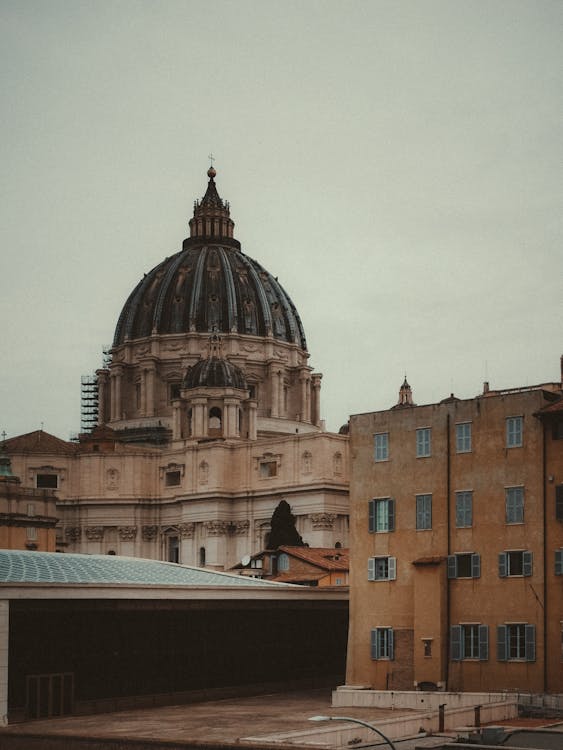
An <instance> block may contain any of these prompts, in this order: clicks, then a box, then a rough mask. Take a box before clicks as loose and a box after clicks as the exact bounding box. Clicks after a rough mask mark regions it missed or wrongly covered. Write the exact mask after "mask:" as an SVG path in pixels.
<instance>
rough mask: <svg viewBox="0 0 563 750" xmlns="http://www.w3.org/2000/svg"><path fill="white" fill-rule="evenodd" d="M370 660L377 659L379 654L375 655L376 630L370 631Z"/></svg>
mask: <svg viewBox="0 0 563 750" xmlns="http://www.w3.org/2000/svg"><path fill="white" fill-rule="evenodd" d="M371 658H372V659H378V658H379V654H378V653H377V630H375V629H374V630H372V631H371Z"/></svg>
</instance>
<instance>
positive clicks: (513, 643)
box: [497, 622, 536, 662]
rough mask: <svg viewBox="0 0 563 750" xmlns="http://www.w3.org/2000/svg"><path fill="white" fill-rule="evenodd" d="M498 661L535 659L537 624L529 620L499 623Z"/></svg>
mask: <svg viewBox="0 0 563 750" xmlns="http://www.w3.org/2000/svg"><path fill="white" fill-rule="evenodd" d="M497 660H498V661H507V662H509V661H516V662H522V661H535V660H536V626H535V625H532V624H530V623H527V622H505V623H503V624H502V625H497Z"/></svg>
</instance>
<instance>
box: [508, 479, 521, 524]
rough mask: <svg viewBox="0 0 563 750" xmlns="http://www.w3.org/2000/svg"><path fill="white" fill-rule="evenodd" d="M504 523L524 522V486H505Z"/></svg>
mask: <svg viewBox="0 0 563 750" xmlns="http://www.w3.org/2000/svg"><path fill="white" fill-rule="evenodd" d="M505 497H506V523H524V488H523V487H507V488H506V496H505Z"/></svg>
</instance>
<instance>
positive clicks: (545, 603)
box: [541, 420, 548, 694]
mask: <svg viewBox="0 0 563 750" xmlns="http://www.w3.org/2000/svg"><path fill="white" fill-rule="evenodd" d="M541 426H542V430H541V435H542V484H543V488H542V494H543V692H544V694H545V693H547V607H548V599H547V565H548V562H547V537H546V534H547V521H546V515H547V488H546V479H547V447H546V439H545V431H546V424H545V423H544V422H543V420H541Z"/></svg>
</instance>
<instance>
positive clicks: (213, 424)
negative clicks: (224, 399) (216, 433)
mask: <svg viewBox="0 0 563 750" xmlns="http://www.w3.org/2000/svg"><path fill="white" fill-rule="evenodd" d="M221 417H222V414H221V409H220V408H219V407H218V406H212V407H211V409H210V410H209V429H210V430H220V429H221Z"/></svg>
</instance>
